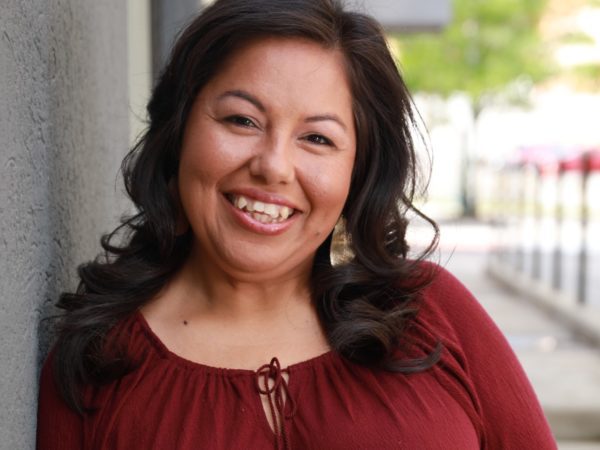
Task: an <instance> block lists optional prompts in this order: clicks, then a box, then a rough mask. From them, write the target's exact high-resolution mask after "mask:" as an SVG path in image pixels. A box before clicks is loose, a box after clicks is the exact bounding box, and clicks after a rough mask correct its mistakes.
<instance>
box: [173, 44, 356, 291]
mask: <svg viewBox="0 0 600 450" xmlns="http://www.w3.org/2000/svg"><path fill="white" fill-rule="evenodd" d="M355 153H356V139H355V129H354V120H353V114H352V96H351V93H350V88H349V84H348V80H347V77H346V72H345V70H344V60H343V56H342V54H341V53H340V52H339V51H335V50H328V49H325V48H323V47H322V46H320V45H319V44H316V43H314V42H311V41H308V40H302V39H282V38H264V39H260V40H256V41H253V42H250V43H249V44H248V45H246V46H244V47H243V48H241V49H239V50H237V51H236V52H234V53H233V54H232V55H231V56H230V57H229V58H228V59H227V60H226V61H225V64H224V65H223V67H222V68H221V70H220V71H219V72H218V73H217V75H216V76H215V77H214V78H213V79H212V80H211V81H210V82H209V83H208V84H207V85H206V86H205V87H204V88H203V89H202V91H201V92H200V93H199V95H198V97H197V99H196V100H195V103H194V105H193V107H192V110H191V113H190V116H189V119H188V122H187V125H186V129H185V134H184V139H183V146H182V150H181V157H180V166H179V178H178V183H179V184H178V187H179V195H180V199H181V204H182V208H183V212H184V213H185V216H186V218H187V220H188V221H189V223H190V226H191V228H192V231H193V234H194V248H193V251H192V260H194V261H197V262H198V263H199V264H201V265H202V266H203V267H205V268H206V267H207V266H206V264H211V266H210V267H217V268H218V269H220V270H223V271H225V272H226V273H227V274H230V275H232V276H234V277H235V278H244V279H247V280H249V281H253V280H256V281H259V280H261V279H262V280H265V279H266V280H268V279H269V278H273V277H287V276H290V275H292V276H293V275H294V274H296V275H298V276H305V275H306V274H307V273H308V271H309V270H310V268H311V267H312V260H313V256H314V254H315V251H316V249H317V248H318V246H319V245H320V244H321V243H322V242H323V241H324V239H325V238H326V237H327V235H328V234H329V233H330V232H331V230H332V229H333V227H334V225H335V223H336V222H337V220H338V218H339V216H340V214H341V211H342V208H343V206H344V203H345V201H346V197H347V195H348V190H349V186H350V178H351V174H352V168H353V165H354V157H355Z"/></svg>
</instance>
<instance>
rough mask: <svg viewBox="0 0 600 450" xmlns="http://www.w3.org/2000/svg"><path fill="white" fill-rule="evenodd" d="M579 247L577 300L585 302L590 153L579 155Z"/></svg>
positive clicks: (581, 302) (580, 302)
mask: <svg viewBox="0 0 600 450" xmlns="http://www.w3.org/2000/svg"><path fill="white" fill-rule="evenodd" d="M581 158H582V160H581V163H582V164H581V247H580V249H579V274H578V277H577V301H578V302H579V304H582V305H583V304H585V303H586V300H587V298H586V297H587V271H588V248H587V247H588V242H587V234H588V233H587V229H588V223H589V209H590V208H589V207H588V204H587V190H588V178H589V175H590V166H591V164H590V162H591V155H590V153H587V152H586V153H584V154H583V155H582V156H581Z"/></svg>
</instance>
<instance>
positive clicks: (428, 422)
mask: <svg viewBox="0 0 600 450" xmlns="http://www.w3.org/2000/svg"><path fill="white" fill-rule="evenodd" d="M162 375H163V376H162V377H159V378H156V377H141V378H139V379H137V380H128V382H127V383H121V385H119V386H115V387H113V388H112V389H108V390H107V391H106V392H102V393H100V394H99V397H98V402H99V403H101V404H102V406H101V408H100V409H99V411H98V413H97V414H96V415H94V416H90V417H89V418H88V419H87V421H86V436H87V439H88V444H87V447H86V448H92V449H107V448H111V449H129V448H144V449H167V448H169V449H171V448H177V449H181V450H187V449H190V450H191V449H203V448H206V449H249V448H250V449H277V448H284V447H283V440H282V439H281V432H278V433H277V434H278V435H279V436H278V435H276V433H274V431H273V429H272V426H271V425H270V424H269V417H268V415H269V409H268V408H265V407H264V398H263V399H261V396H260V394H259V393H258V392H257V386H256V380H255V378H254V377H251V376H248V374H246V373H241V374H239V375H237V376H236V375H231V374H229V376H226V377H225V376H223V375H222V374H218V373H208V374H206V373H205V374H202V376H199V375H198V374H197V373H193V372H189V373H185V372H184V373H182V372H181V371H173V372H172V373H170V374H169V373H168V371H167V372H165V373H163V374H162ZM273 399H274V398H273ZM274 401H275V400H274ZM284 401H285V402H286V404H285V405H284V406H283V409H282V411H283V416H289V417H287V418H286V417H284V418H283V422H284V426H285V431H284V433H285V438H286V440H287V442H288V443H289V447H290V448H292V449H332V450H335V449H418V448H427V449H449V448H457V449H458V448H460V449H464V450H469V449H478V448H480V445H479V439H478V436H477V432H476V430H475V427H474V425H473V421H472V419H471V418H470V416H469V413H468V412H467V411H465V406H464V405H461V403H460V402H459V401H457V399H456V398H454V397H453V396H452V395H451V394H450V393H449V392H447V390H446V389H444V388H443V387H442V386H441V385H440V384H439V383H438V382H437V381H436V379H435V377H433V376H430V375H429V374H426V373H425V374H419V375H413V376H404V375H399V374H386V375H381V374H374V373H371V372H369V371H365V369H362V368H357V369H356V372H355V373H348V372H347V371H341V370H335V369H332V368H329V370H314V369H313V368H303V369H302V370H297V371H292V372H291V373H290V374H289V380H288V382H287V394H286V396H285V400H284ZM292 403H293V404H294V405H295V409H294V410H293V414H291V412H292V409H291V406H292ZM288 413H289V414H288ZM278 446H279V447H278Z"/></svg>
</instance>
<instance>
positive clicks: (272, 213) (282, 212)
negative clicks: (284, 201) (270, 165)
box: [231, 195, 294, 223]
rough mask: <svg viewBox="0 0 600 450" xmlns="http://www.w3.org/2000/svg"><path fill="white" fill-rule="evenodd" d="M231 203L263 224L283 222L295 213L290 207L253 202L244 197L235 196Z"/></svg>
mask: <svg viewBox="0 0 600 450" xmlns="http://www.w3.org/2000/svg"><path fill="white" fill-rule="evenodd" d="M231 202H232V203H233V205H234V206H235V207H236V208H238V209H241V210H242V211H246V212H248V213H251V214H250V215H251V216H252V217H253V218H254V219H255V220H257V221H259V222H261V223H274V222H281V221H283V220H286V219H287V218H288V217H290V216H291V215H292V214H293V213H294V210H293V208H290V207H288V206H279V205H275V204H273V203H263V202H260V201H258V200H256V201H253V200H251V199H249V198H247V197H244V196H243V195H237V196H233V198H232V199H231Z"/></svg>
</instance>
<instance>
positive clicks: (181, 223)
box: [169, 177, 190, 236]
mask: <svg viewBox="0 0 600 450" xmlns="http://www.w3.org/2000/svg"><path fill="white" fill-rule="evenodd" d="M169 194H171V200H172V202H173V206H174V209H175V236H181V235H184V234H185V233H187V232H188V230H189V229H190V223H189V222H188V220H187V217H185V213H184V212H183V207H182V206H181V199H180V198H179V184H178V183H177V177H173V178H171V181H169Z"/></svg>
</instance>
